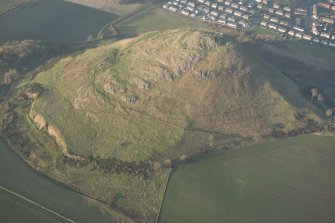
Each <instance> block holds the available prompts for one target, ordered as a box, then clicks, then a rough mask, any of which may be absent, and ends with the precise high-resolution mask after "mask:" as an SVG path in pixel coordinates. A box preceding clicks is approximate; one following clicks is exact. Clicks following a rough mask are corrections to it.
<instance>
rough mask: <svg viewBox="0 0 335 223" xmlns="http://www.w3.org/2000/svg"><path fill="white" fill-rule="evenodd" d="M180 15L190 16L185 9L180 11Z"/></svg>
mask: <svg viewBox="0 0 335 223" xmlns="http://www.w3.org/2000/svg"><path fill="white" fill-rule="evenodd" d="M181 14H183V15H187V16H188V15H189V14H190V12H189V11H187V10H186V9H183V10H182V11H181Z"/></svg>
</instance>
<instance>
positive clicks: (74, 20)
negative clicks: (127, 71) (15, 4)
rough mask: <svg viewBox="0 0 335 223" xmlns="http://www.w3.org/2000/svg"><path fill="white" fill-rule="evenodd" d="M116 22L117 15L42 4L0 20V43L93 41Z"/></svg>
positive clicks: (45, 0)
mask: <svg viewBox="0 0 335 223" xmlns="http://www.w3.org/2000/svg"><path fill="white" fill-rule="evenodd" d="M116 18H117V16H116V15H115V14H112V13H108V12H104V11H100V10H97V9H93V8H89V7H86V6H82V5H78V4H73V3H70V2H67V1H64V0H39V1H36V2H35V3H32V4H29V5H26V6H24V7H22V8H19V9H18V10H15V11H13V12H12V13H10V14H7V15H6V16H2V17H0V30H1V32H0V41H12V40H23V39H42V40H48V41H53V42H78V41H86V40H93V39H94V38H95V37H96V35H97V33H98V31H99V29H100V28H101V27H102V26H103V25H105V24H106V23H108V22H109V21H111V20H114V19H116Z"/></svg>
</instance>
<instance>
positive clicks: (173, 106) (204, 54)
mask: <svg viewBox="0 0 335 223" xmlns="http://www.w3.org/2000/svg"><path fill="white" fill-rule="evenodd" d="M33 83H35V84H39V86H41V88H43V89H44V90H43V91H42V93H40V94H39V95H38V96H36V97H34V99H33V103H32V105H31V107H30V109H29V117H30V120H31V121H32V122H33V123H35V125H36V126H37V127H38V128H36V129H38V130H36V131H39V132H44V133H45V134H44V135H49V138H52V139H54V141H55V143H56V144H57V146H58V147H61V149H60V150H59V151H60V152H59V153H63V154H65V155H66V157H67V158H69V159H74V160H77V161H82V160H85V159H86V160H87V159H89V160H97V161H96V162H95V163H94V164H93V163H92V164H89V165H91V167H92V168H93V169H94V170H95V168H96V167H101V168H103V169H104V170H106V169H108V170H109V169H113V171H114V172H113V173H117V174H121V175H122V174H123V173H124V172H127V171H128V172H132V173H131V174H133V175H135V176H137V178H136V179H135V178H131V177H128V178H126V179H127V180H125V178H122V177H119V178H117V177H113V178H109V177H106V176H104V175H96V174H95V175H94V176H93V175H92V178H91V179H93V178H94V179H96V180H95V182H92V181H90V178H85V179H84V178H80V179H82V180H80V184H76V182H74V181H71V182H72V183H73V184H74V186H75V187H76V188H79V189H80V190H81V191H84V193H88V194H90V195H94V196H96V197H100V198H102V199H105V200H107V201H108V202H110V201H111V200H112V201H113V205H115V206H117V207H118V208H120V209H122V210H124V211H126V212H128V213H132V214H133V215H135V216H137V217H138V218H139V219H141V221H144V222H151V221H152V219H154V217H153V216H155V215H156V214H157V213H158V210H159V206H160V202H161V199H162V193H161V192H162V191H163V190H164V183H162V179H165V178H164V176H167V175H168V173H167V171H166V169H164V168H163V166H167V167H169V165H171V163H173V162H174V161H176V160H183V159H186V158H187V157H189V156H192V155H196V154H199V153H202V152H204V151H208V150H211V149H222V148H225V147H229V146H232V145H240V144H243V143H244V142H247V141H248V140H250V139H257V138H258V137H261V136H268V135H269V134H271V132H272V131H273V129H274V128H280V129H281V131H289V130H291V129H295V128H299V127H302V126H304V125H305V122H306V120H308V119H314V120H319V119H320V118H319V116H318V115H317V114H316V113H314V111H313V110H314V109H313V107H312V106H311V105H310V104H309V103H308V102H307V101H306V100H305V99H304V98H303V97H302V96H301V94H300V92H299V90H298V87H297V86H296V84H295V83H294V82H292V81H291V80H290V79H289V78H287V77H285V76H284V75H282V74H281V73H280V72H279V71H278V70H276V69H275V68H274V67H272V66H271V64H268V63H267V62H266V61H264V60H263V59H261V58H259V57H258V56H257V55H256V54H254V53H253V52H250V51H248V50H247V49H246V48H245V46H244V45H243V43H239V42H237V41H235V40H230V39H227V38H225V37H223V36H220V35H219V34H216V33H210V32H204V31H194V30H189V29H187V30H185V29H177V30H168V31H162V32H150V33H147V34H144V35H141V36H139V37H136V38H133V39H128V40H123V41H120V42H116V43H113V44H110V45H104V46H100V47H98V48H95V49H89V50H86V51H85V52H83V53H81V54H78V55H73V56H68V57H66V58H63V59H61V60H60V61H58V62H57V63H56V64H55V65H54V66H53V67H52V68H50V69H48V70H45V71H43V72H41V73H40V74H38V75H37V77H36V78H35V79H34V80H33ZM43 153H44V151H43ZM51 153H54V151H53V152H51ZM28 159H32V160H33V159H35V160H36V157H32V158H28ZM54 160H57V159H56V158H55V159H54ZM55 162H56V161H55ZM134 162H135V163H134ZM146 162H147V163H146ZM110 163H112V164H110ZM36 165H37V164H36ZM38 165H40V167H39V168H40V169H43V168H44V169H48V171H50V168H47V167H46V166H47V164H45V163H44V165H45V166H43V165H42V164H38ZM123 165H125V166H127V168H123V167H122V166H123ZM55 166H56V169H57V168H58V169H57V170H55V172H52V173H51V175H53V176H56V178H58V179H60V180H61V181H66V180H65V179H66V176H67V177H69V178H71V177H73V176H77V175H76V171H77V172H80V174H82V175H83V174H84V175H85V174H86V175H91V174H93V172H86V171H85V169H81V170H72V171H69V170H68V171H65V170H60V169H59V167H57V165H55ZM111 166H112V167H111ZM138 168H140V169H141V170H140V171H139V170H138ZM161 168H163V169H161ZM86 170H87V168H86ZM155 171H156V172H155ZM159 171H161V172H159ZM60 172H61V173H62V175H61V176H59V175H58V174H59V173H60ZM131 174H130V175H131ZM82 175H80V176H82ZM133 175H131V176H133ZM102 179H105V180H102ZM106 179H108V180H106ZM143 179H147V180H148V182H147V183H146V184H142V183H139V182H141V180H143ZM158 179H160V180H158ZM98 182H99V183H98ZM130 182H132V183H130ZM123 184H132V185H137V186H136V187H134V188H133V191H132V190H130V189H129V188H128V189H127V188H126V189H123V187H120V185H123ZM107 185H108V186H107ZM138 185H141V186H138ZM143 185H144V186H143ZM150 185H151V186H150ZM114 186H115V187H114ZM137 187H138V189H137ZM142 187H144V188H142ZM108 188H112V189H111V191H108V190H109V189H108ZM155 194H158V195H157V196H156V195H155ZM154 196H156V197H155V198H153V197H154ZM134 199H136V200H138V201H139V202H138V203H136V202H131V200H132V201H133V200H134ZM127 201H129V202H127ZM149 204H150V205H149ZM143 207H146V209H143Z"/></svg>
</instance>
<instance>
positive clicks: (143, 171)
mask: <svg viewBox="0 0 335 223" xmlns="http://www.w3.org/2000/svg"><path fill="white" fill-rule="evenodd" d="M95 165H96V167H97V168H98V169H100V170H102V171H103V172H105V173H112V174H114V173H115V174H121V173H124V174H127V175H132V176H136V177H138V178H140V179H146V178H147V177H148V176H149V175H150V174H151V173H152V172H153V168H152V165H151V163H150V162H148V161H139V162H135V161H123V160H119V159H116V158H110V159H104V158H96V159H95Z"/></svg>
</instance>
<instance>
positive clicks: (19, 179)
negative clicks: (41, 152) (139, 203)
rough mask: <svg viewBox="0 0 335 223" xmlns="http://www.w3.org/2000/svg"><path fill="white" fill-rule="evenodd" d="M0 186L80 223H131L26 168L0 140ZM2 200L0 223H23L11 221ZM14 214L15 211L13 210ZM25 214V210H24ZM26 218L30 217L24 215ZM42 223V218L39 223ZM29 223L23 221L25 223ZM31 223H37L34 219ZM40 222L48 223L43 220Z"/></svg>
mask: <svg viewBox="0 0 335 223" xmlns="http://www.w3.org/2000/svg"><path fill="white" fill-rule="evenodd" d="M0 176H1V177H0V186H3V187H5V188H8V189H10V190H11V191H14V192H15V193H18V194H19V195H22V196H24V197H25V198H28V199H29V200H32V201H34V202H36V203H38V204H40V205H42V206H43V207H46V208H48V209H50V210H52V211H55V212H56V213H58V214H60V215H62V216H64V217H66V218H68V219H71V220H74V221H75V222H81V223H92V222H99V223H107V222H108V223H114V222H123V223H131V222H132V221H131V220H129V219H128V218H127V217H125V216H124V215H122V214H120V213H117V212H115V211H113V210H112V209H110V208H108V207H107V206H106V205H104V204H102V203H101V202H98V201H96V200H93V199H89V198H87V197H84V196H82V195H80V194H78V193H76V192H74V191H72V190H69V189H68V188H66V187H64V186H62V185H60V184H56V183H54V182H52V181H51V180H50V179H48V178H46V177H43V176H42V175H40V174H38V173H36V172H35V171H34V170H32V169H31V168H29V167H28V166H27V164H26V163H24V162H23V161H22V160H21V159H20V158H19V157H18V156H16V154H14V153H13V152H12V151H10V149H9V148H7V146H6V145H5V144H3V143H2V141H1V140H0ZM1 196H2V194H1V193H0V197H1ZM2 204H3V200H2V199H1V198H0V219H1V220H0V222H20V223H21V222H24V221H21V220H20V219H18V220H17V221H16V219H14V217H15V216H12V215H11V212H9V210H10V209H11V208H10V207H9V206H8V207H7V208H8V209H7V210H5V209H4V208H3V206H2ZM14 210H17V208H16V209H14ZM25 210H28V211H30V210H29V207H25ZM5 214H6V216H8V218H10V219H12V220H11V221H3V218H2V217H5ZM27 215H30V213H27ZM43 219H45V218H43V216H42V220H43ZM28 220H30V219H27V221H28ZM31 220H32V221H29V222H32V223H38V222H40V221H38V219H37V220H36V221H33V220H34V219H31ZM41 222H52V221H51V220H47V221H46V220H45V221H41Z"/></svg>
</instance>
